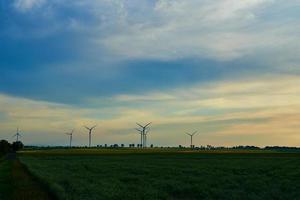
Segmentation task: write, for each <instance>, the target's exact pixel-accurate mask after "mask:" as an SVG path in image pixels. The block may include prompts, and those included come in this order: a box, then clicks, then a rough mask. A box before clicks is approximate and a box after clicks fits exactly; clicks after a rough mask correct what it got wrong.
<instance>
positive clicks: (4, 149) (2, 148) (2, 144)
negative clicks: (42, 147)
mask: <svg viewBox="0 0 300 200" xmlns="http://www.w3.org/2000/svg"><path fill="white" fill-rule="evenodd" d="M23 148H24V145H23V143H22V142H20V141H17V142H13V143H12V144H10V143H9V142H8V141H6V140H0V154H6V153H9V152H12V151H13V152H15V151H19V150H21V149H23Z"/></svg>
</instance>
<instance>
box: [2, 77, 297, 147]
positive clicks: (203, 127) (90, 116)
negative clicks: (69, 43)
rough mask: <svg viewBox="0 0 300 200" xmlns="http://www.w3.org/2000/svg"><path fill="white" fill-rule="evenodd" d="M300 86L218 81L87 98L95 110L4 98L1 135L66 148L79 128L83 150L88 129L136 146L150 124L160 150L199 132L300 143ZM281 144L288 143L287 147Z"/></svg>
mask: <svg viewBox="0 0 300 200" xmlns="http://www.w3.org/2000/svg"><path fill="white" fill-rule="evenodd" d="M298 85H299V77H298V76H286V77H282V76H280V77H278V76H275V77H268V78H267V79H266V77H257V78H256V79H249V80H245V81H242V80H241V81H219V82H215V83H210V84H208V83H207V84H206V85H194V86H193V87H191V88H177V89H176V90H175V89H173V90H166V91H160V92H154V93H144V94H141V95H128V94H126V95H116V96H113V97H107V98H106V99H105V98H101V99H87V104H89V103H88V102H94V103H96V102H100V103H99V104H98V105H96V104H95V105H94V107H93V108H88V107H87V108H84V107H76V106H68V105H65V104H56V103H49V102H46V101H34V100H29V99H24V98H16V97H11V96H7V95H0V113H2V114H1V116H2V117H1V121H0V125H1V135H2V136H3V137H8V138H9V137H10V135H9V134H8V133H10V132H12V131H13V129H14V127H18V126H19V127H20V128H21V129H22V130H23V131H24V132H25V133H27V136H26V137H27V142H30V143H34V144H49V143H51V144H64V143H63V141H64V140H63V141H62V140H61V139H60V138H62V137H63V135H62V134H61V133H62V132H64V131H68V130H69V129H72V128H75V129H76V131H77V135H76V138H77V144H83V145H84V144H85V139H86V138H85V134H84V133H85V130H83V129H82V126H83V125H86V124H87V125H90V124H91V125H93V124H98V129H97V131H96V134H95V135H94V137H95V138H94V141H95V142H96V143H114V142H116V141H121V142H123V143H132V142H136V141H138V136H137V135H136V133H135V132H134V129H133V128H134V127H135V122H140V123H146V122H149V121H152V122H153V126H152V129H151V130H152V132H151V137H150V138H151V139H150V141H151V142H153V143H156V144H159V145H177V144H182V140H183V139H184V135H182V133H183V132H185V131H187V130H199V132H200V133H201V134H200V135H199V137H198V139H196V140H195V142H196V143H197V144H198V145H199V144H214V145H238V144H253V145H270V144H272V145H275V144H276V145H280V144H286V145H288V144H291V145H298V143H297V142H295V141H296V140H295V138H298V134H297V130H298V127H299V126H300V124H299V122H300V120H299V115H300V113H299V109H300V104H299V102H300V96H299V87H298ZM103 101H107V102H109V106H108V107H107V106H106V104H101V103H102V102H103ZM25 135H26V134H25ZM41 135H44V136H45V137H44V138H43V137H41ZM170 138H172V139H171V140H170ZM249 138H251V139H250V140H248V139H249ZM267 138H268V140H267ZM280 138H281V139H282V138H285V139H284V142H283V143H280V141H281V140H280ZM297 141H298V140H297ZM187 142H188V141H186V143H187Z"/></svg>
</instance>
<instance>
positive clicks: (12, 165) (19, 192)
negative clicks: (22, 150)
mask: <svg viewBox="0 0 300 200" xmlns="http://www.w3.org/2000/svg"><path fill="white" fill-rule="evenodd" d="M0 175H1V178H0V186H1V188H2V186H3V187H4V188H5V189H0V200H6V199H13V200H27V199H28V200H52V199H54V197H52V196H51V195H50V194H49V193H48V192H47V191H46V190H45V189H44V188H43V187H42V186H41V184H40V183H39V182H38V181H37V180H36V179H35V178H34V177H32V176H31V175H30V174H29V173H28V171H27V170H26V169H25V168H24V166H22V164H21V163H20V161H19V160H18V159H17V158H16V155H15V154H14V153H9V154H7V155H6V160H4V161H3V162H2V163H1V164H0ZM2 177H3V178H2Z"/></svg>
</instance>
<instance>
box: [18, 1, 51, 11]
mask: <svg viewBox="0 0 300 200" xmlns="http://www.w3.org/2000/svg"><path fill="white" fill-rule="evenodd" d="M45 3H46V0H15V1H14V4H13V5H14V7H15V8H16V9H17V10H18V11H20V12H26V11H29V10H31V9H33V8H38V7H40V6H42V5H43V4H45Z"/></svg>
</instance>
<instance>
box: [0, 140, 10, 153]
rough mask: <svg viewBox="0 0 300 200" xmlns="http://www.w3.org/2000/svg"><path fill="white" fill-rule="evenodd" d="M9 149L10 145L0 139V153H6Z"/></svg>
mask: <svg viewBox="0 0 300 200" xmlns="http://www.w3.org/2000/svg"><path fill="white" fill-rule="evenodd" d="M10 150H11V145H10V144H9V142H7V141H6V140H1V141H0V153H7V152H9V151H10Z"/></svg>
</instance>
